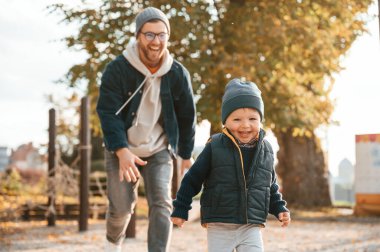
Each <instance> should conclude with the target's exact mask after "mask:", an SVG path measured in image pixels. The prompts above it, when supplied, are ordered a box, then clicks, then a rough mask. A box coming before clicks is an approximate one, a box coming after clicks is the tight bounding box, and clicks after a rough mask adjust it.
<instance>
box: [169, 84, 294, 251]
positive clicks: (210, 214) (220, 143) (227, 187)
mask: <svg viewBox="0 0 380 252" xmlns="http://www.w3.org/2000/svg"><path fill="white" fill-rule="evenodd" d="M263 116H264V103H263V100H262V98H261V91H260V90H259V89H258V88H257V86H256V85H255V84H254V83H252V82H244V81H241V80H239V79H233V80H231V81H230V82H229V83H228V84H227V86H226V90H225V94H224V96H223V100H222V122H223V124H224V128H223V130H222V133H219V134H215V135H213V136H212V137H211V138H210V140H209V141H208V143H207V144H206V146H205V148H204V149H203V151H202V153H201V154H200V155H199V156H198V158H197V160H196V161H195V163H194V164H193V165H192V167H191V168H190V170H189V171H188V172H187V173H186V175H185V176H184V178H183V180H182V183H181V186H180V189H179V191H178V193H177V197H176V199H175V200H174V202H173V206H174V211H173V213H172V215H171V220H172V222H173V223H174V224H176V225H177V226H179V227H182V226H183V224H184V222H185V221H186V220H187V219H188V211H189V210H190V209H191V203H192V198H193V197H194V196H195V195H197V194H198V193H199V192H200V190H201V189H202V186H203V192H202V195H201V223H202V226H204V227H207V240H208V251H209V252H222V251H226V252H231V251H233V250H234V249H236V251H238V252H240V251H263V250H264V248H263V241H262V236H261V228H262V227H264V226H265V222H266V218H267V215H268V213H271V214H273V215H274V216H276V217H277V218H278V219H279V221H281V222H282V226H283V227H286V226H288V225H289V223H290V214H289V210H288V209H287V208H286V207H285V206H286V202H285V201H284V200H283V199H282V195H281V193H280V192H279V186H278V184H277V179H276V173H275V170H274V154H273V150H272V147H271V145H270V144H269V142H268V141H267V140H265V139H264V136H265V131H264V130H263V129H261V121H262V120H263Z"/></svg>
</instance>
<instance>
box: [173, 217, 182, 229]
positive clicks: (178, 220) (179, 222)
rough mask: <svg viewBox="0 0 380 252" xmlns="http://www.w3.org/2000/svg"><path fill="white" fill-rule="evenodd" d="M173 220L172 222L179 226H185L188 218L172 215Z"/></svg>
mask: <svg viewBox="0 0 380 252" xmlns="http://www.w3.org/2000/svg"><path fill="white" fill-rule="evenodd" d="M170 219H171V220H172V222H173V223H174V224H175V225H177V226H178V227H180V228H181V227H183V225H184V223H185V221H186V220H184V219H181V218H178V217H171V218H170Z"/></svg>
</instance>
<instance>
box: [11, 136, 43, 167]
mask: <svg viewBox="0 0 380 252" xmlns="http://www.w3.org/2000/svg"><path fill="white" fill-rule="evenodd" d="M10 165H11V166H12V167H15V168H18V169H21V170H26V169H41V170H47V162H46V156H45V155H42V154H40V153H39V149H38V148H36V147H34V146H33V144H32V143H27V144H22V145H20V146H19V147H18V148H17V149H16V150H12V152H11V156H10Z"/></svg>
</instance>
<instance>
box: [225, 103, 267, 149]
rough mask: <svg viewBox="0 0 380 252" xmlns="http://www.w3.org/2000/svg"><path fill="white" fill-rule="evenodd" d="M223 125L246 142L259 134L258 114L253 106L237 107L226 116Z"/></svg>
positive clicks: (241, 140)
mask: <svg viewBox="0 0 380 252" xmlns="http://www.w3.org/2000/svg"><path fill="white" fill-rule="evenodd" d="M224 126H226V128H227V129H228V130H229V131H230V132H231V134H232V135H233V136H234V137H235V138H237V139H238V140H239V141H240V142H242V143H248V142H249V141H251V140H252V139H254V138H256V137H257V136H258V134H259V131H260V114H259V112H258V111H257V110H256V109H253V108H239V109H237V110H235V111H233V112H232V113H231V114H230V115H229V116H228V117H227V119H226V123H225V124H224Z"/></svg>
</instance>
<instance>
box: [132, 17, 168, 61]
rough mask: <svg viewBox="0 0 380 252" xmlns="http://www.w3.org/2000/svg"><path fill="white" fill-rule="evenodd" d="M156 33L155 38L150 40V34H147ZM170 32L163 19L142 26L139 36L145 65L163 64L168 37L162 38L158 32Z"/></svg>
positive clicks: (139, 46) (140, 54) (141, 55)
mask: <svg viewBox="0 0 380 252" xmlns="http://www.w3.org/2000/svg"><path fill="white" fill-rule="evenodd" d="M147 33H148V34H149V33H153V34H156V36H154V38H153V40H151V41H149V39H148V38H149V36H147V35H146V34H147ZM161 33H166V34H167V33H168V30H167V28H166V26H165V24H164V23H163V22H161V21H155V22H147V23H145V24H144V25H143V26H142V27H141V30H140V32H139V33H138V36H137V41H138V48H139V56H140V60H141V61H142V62H143V63H144V65H146V66H148V67H150V68H155V67H158V66H159V65H160V64H161V59H162V57H163V55H164V53H165V50H166V48H167V43H168V41H167V38H168V37H169V36H168V35H167V36H166V39H164V40H163V41H162V40H160V38H159V37H160V36H158V34H161Z"/></svg>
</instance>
